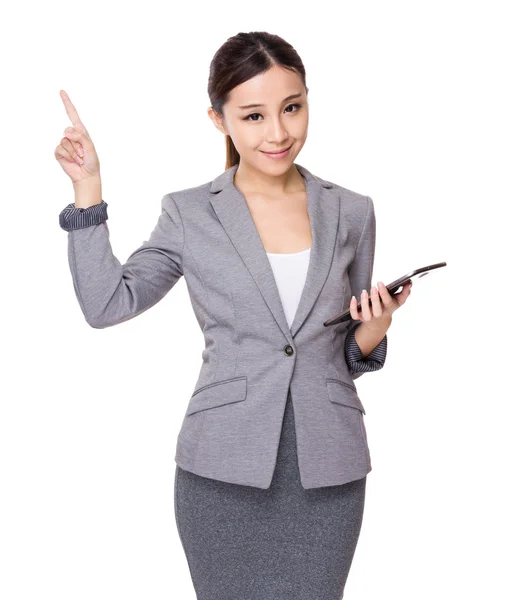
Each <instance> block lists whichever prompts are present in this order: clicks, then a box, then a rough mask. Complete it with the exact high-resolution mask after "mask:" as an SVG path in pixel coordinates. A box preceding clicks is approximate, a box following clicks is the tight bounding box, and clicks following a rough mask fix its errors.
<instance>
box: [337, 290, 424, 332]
mask: <svg viewBox="0 0 508 600" xmlns="http://www.w3.org/2000/svg"><path fill="white" fill-rule="evenodd" d="M377 283H378V287H379V289H378V288H376V286H374V285H373V286H372V288H371V290H370V300H371V303H372V306H369V295H368V293H367V292H366V290H363V291H362V295H361V298H360V302H361V307H362V310H361V312H358V301H357V300H356V298H355V296H353V297H352V298H351V302H350V304H349V312H350V313H351V318H352V319H354V320H356V321H358V320H359V321H362V322H363V323H365V326H366V327H367V328H368V329H370V330H372V331H377V330H380V329H386V327H387V323H388V324H390V323H391V320H392V315H393V313H394V312H395V311H396V310H397V309H399V308H400V307H401V306H402V305H403V304H404V303H405V302H406V300H407V299H408V298H409V294H410V293H411V286H412V285H413V284H412V282H410V283H407V284H406V285H404V286H403V287H402V291H401V292H399V293H398V294H395V295H394V296H392V295H391V294H390V292H389V291H388V290H387V289H386V286H385V284H384V283H383V282H382V281H378V282H377Z"/></svg>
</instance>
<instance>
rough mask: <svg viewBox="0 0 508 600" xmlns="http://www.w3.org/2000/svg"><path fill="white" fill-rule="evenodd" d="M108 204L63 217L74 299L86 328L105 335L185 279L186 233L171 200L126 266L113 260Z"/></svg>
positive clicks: (71, 210)
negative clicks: (106, 330)
mask: <svg viewBox="0 0 508 600" xmlns="http://www.w3.org/2000/svg"><path fill="white" fill-rule="evenodd" d="M107 206H108V205H107V203H106V202H104V201H102V202H101V203H100V204H95V205H92V206H89V207H88V208H85V209H83V208H76V207H75V206H74V205H73V204H69V205H67V206H66V208H64V210H63V211H62V212H61V213H60V226H61V227H62V229H64V230H65V231H67V232H68V260H69V267H70V271H71V275H72V280H73V284H74V290H75V293H76V297H77V299H78V302H79V304H80V307H81V310H82V312H83V314H84V316H85V320H86V321H87V323H88V324H89V325H90V326H91V327H94V328H96V329H104V328H105V327H111V326H112V325H117V324H119V323H123V322H124V321H127V320H129V319H132V318H133V317H136V316H137V315H139V314H141V313H142V312H144V311H145V310H147V309H148V308H150V307H152V306H153V305H154V304H156V303H157V302H159V301H160V300H162V298H163V297H164V296H165V295H166V294H167V293H168V292H169V290H171V288H172V287H173V286H174V285H175V284H176V282H177V281H178V280H179V279H180V277H181V276H182V275H183V247H184V237H185V236H184V229H183V223H182V220H181V217H180V212H179V210H178V207H177V206H176V203H175V201H174V200H173V198H172V197H171V195H170V194H166V195H165V196H164V197H163V198H162V211H161V214H160V216H159V219H158V221H157V224H156V226H155V228H154V229H153V231H152V233H151V235H150V238H149V240H148V241H145V242H143V244H142V245H141V246H140V247H139V248H138V249H137V250H135V251H134V252H133V253H132V254H131V255H130V256H129V257H128V259H127V261H126V262H125V264H123V265H122V264H121V263H120V261H119V260H118V259H117V258H116V257H115V255H114V254H113V251H112V248H111V244H110V240H109V229H108V226H107V223H106V220H107V218H108V216H107V210H106V209H107Z"/></svg>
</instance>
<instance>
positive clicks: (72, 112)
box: [60, 90, 83, 127]
mask: <svg viewBox="0 0 508 600" xmlns="http://www.w3.org/2000/svg"><path fill="white" fill-rule="evenodd" d="M60 97H61V98H62V100H63V103H64V106H65V110H66V111H67V115H68V116H69V119H70V120H71V122H72V124H73V126H74V127H76V125H83V123H82V122H81V119H80V118H79V115H78V111H77V110H76V108H75V106H74V104H73V103H72V102H71V99H70V98H69V96H68V95H67V92H66V91H65V90H60Z"/></svg>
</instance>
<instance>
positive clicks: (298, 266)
mask: <svg viewBox="0 0 508 600" xmlns="http://www.w3.org/2000/svg"><path fill="white" fill-rule="evenodd" d="M266 255H267V256H268V259H269V261H270V264H271V265H272V271H273V274H274V276H275V281H276V283H277V288H278V290H279V296H280V299H281V300H282V306H283V308H284V313H285V314H286V319H287V322H288V325H289V327H291V325H292V323H293V319H294V317H295V314H296V309H297V308H298V303H299V302H300V296H301V295H302V291H303V286H304V285H305V279H306V278H307V270H308V268H309V260H310V248H307V250H302V251H301V252H292V253H290V254H274V253H271V252H267V253H266Z"/></svg>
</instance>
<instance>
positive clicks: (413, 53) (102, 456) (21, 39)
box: [0, 0, 508, 600]
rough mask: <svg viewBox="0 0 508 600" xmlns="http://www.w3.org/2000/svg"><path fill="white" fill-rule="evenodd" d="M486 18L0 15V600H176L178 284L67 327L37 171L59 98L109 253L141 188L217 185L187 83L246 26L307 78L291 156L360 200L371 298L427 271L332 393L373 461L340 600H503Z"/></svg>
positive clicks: (254, 13) (496, 35)
mask: <svg viewBox="0 0 508 600" xmlns="http://www.w3.org/2000/svg"><path fill="white" fill-rule="evenodd" d="M502 4H503V3H502V2H497V3H496V2H488V1H487V2H486V1H483V2H481V3H480V2H451V1H445V0H440V1H429V0H427V1H426V2H420V3H416V2H407V1H406V2H402V1H400V2H394V1H384V2H354V3H353V2H333V3H329V2H310V3H298V2H293V3H288V2H280V3H277V4H276V3H274V2H262V1H258V2H255V3H241V2H223V3H206V4H204V3H203V4H202V5H201V4H197V3H169V2H150V1H147V2H143V3H141V4H140V3H123V4H120V3H117V2H109V3H107V2H104V1H102V2H100V3H99V2H93V1H89V2H86V3H82V2H55V1H52V0H49V1H46V2H43V3H37V4H36V3H35V2H31V3H22V4H19V3H18V4H16V5H14V4H11V5H10V6H9V9H8V10H6V9H4V10H3V11H2V12H3V15H2V19H1V21H2V25H1V28H2V35H1V36H0V44H1V50H2V73H3V75H2V84H3V85H2V87H3V89H4V91H3V93H2V96H1V104H2V106H1V111H0V115H1V120H2V122H1V131H2V138H3V140H2V144H1V149H0V152H1V157H0V158H1V163H0V164H1V165H2V168H1V172H2V177H1V180H0V186H1V188H2V189H1V200H2V219H1V222H2V234H3V235H2V236H1V244H2V246H1V249H2V252H1V257H2V265H1V266H2V293H1V302H2V317H3V318H2V334H1V337H2V342H3V343H2V346H3V350H4V352H3V358H2V377H1V382H2V383H1V385H2V389H1V405H0V487H1V490H0V492H1V493H0V564H1V571H2V574H1V576H0V597H2V599H4V600H18V599H23V600H25V599H26V600H28V599H29V600H35V599H37V600H39V599H43V598H44V599H45V598H51V600H60V599H61V600H64V599H65V600H68V599H70V598H72V600H81V599H83V600H85V599H86V600H90V599H91V598H93V599H94V600H102V599H104V600H106V599H107V600H113V599H116V598H121V599H122V600H128V599H141V598H143V599H147V598H150V600H159V599H161V600H162V599H163V598H178V600H192V599H194V598H195V594H194V591H193V587H192V582H191V579H190V574H189V572H188V568H187V563H186V559H185V555H184V552H183V550H182V547H181V545H180V540H179V537H178V533H177V529H176V524H175V520H174V512H173V510H174V507H173V481H174V480H173V477H174V468H175V463H174V453H175V447H176V438H177V434H178V431H179V428H180V425H181V422H182V419H183V416H184V412H185V409H186V405H187V401H188V399H189V397H190V394H191V393H192V390H193V387H194V383H195V380H196V378H197V375H198V372H199V368H200V364H201V352H202V350H203V338H202V334H201V331H200V329H199V326H198V324H197V321H196V320H195V317H194V314H193V312H192V308H191V304H190V301H189V297H188V294H187V288H186V284H185V280H184V279H182V280H180V282H179V283H178V284H177V285H176V287H175V288H174V289H173V290H172V291H171V293H170V294H169V295H168V296H167V297H166V298H165V299H164V300H163V301H162V302H160V303H159V304H157V305H156V306H155V307H153V308H152V309H151V310H149V311H148V312H146V313H144V314H142V315H140V316H139V318H136V319H133V320H131V321H128V322H126V323H124V324H122V325H121V326H118V327H112V328H108V329H105V330H95V329H92V328H91V327H89V326H88V325H87V324H86V322H85V320H84V317H83V315H82V313H81V312H80V308H79V305H78V302H77V299H76V297H75V295H74V290H73V285H72V280H71V276H70V271H69V268H68V264H67V234H66V233H65V232H64V231H63V230H62V229H60V227H59V224H58V215H59V213H60V211H61V210H62V209H63V208H64V207H65V206H66V205H67V204H68V203H69V202H73V201H74V197H73V188H72V184H71V181H70V179H69V178H68V177H67V176H66V175H65V173H64V172H63V171H62V169H61V168H60V166H59V165H58V163H57V162H56V160H55V158H54V155H53V152H54V149H55V147H56V146H57V144H58V143H59V141H60V139H61V137H62V136H63V131H64V129H65V128H66V127H67V126H69V125H71V123H70V121H69V120H68V118H67V115H66V113H65V109H64V106H63V103H62V101H61V99H60V96H59V90H60V89H64V90H66V91H67V92H68V94H69V95H70V98H71V100H72V101H73V102H74V104H75V106H76V108H77V110H78V112H79V114H80V117H81V118H82V120H83V122H84V124H85V126H86V127H87V128H88V130H89V132H90V134H91V136H92V139H93V141H94V143H95V146H96V148H97V150H98V153H99V158H100V161H101V173H102V181H103V197H104V199H105V200H106V201H107V202H108V204H109V209H108V212H109V221H108V225H109V228H110V232H111V242H112V246H113V249H114V252H115V255H116V256H117V257H118V258H119V259H120V260H121V261H122V262H124V261H125V260H126V258H127V256H128V255H129V254H130V253H131V252H132V251H133V250H134V249H136V248H137V247H138V246H140V245H141V243H142V242H143V241H144V240H146V239H148V235H149V234H150V232H151V231H152V229H153V227H154V226H155V223H156V221H157V218H158V215H159V213H160V202H161V199H162V197H163V195H164V194H166V193H168V192H172V191H176V190H181V189H184V188H187V187H192V186H197V185H200V184H202V183H205V182H207V181H210V180H212V179H213V178H215V177H216V176H217V175H219V174H220V173H221V172H222V171H223V170H224V164H225V146H224V138H223V136H222V135H221V134H220V133H219V132H218V130H217V129H215V127H214V126H213V124H212V122H211V121H210V120H209V118H208V116H207V113H206V109H207V107H208V106H209V99H208V96H207V80H208V68H209V64H210V61H211V59H212V57H213V54H214V53H215V51H216V50H217V49H218V48H219V46H220V45H221V44H222V43H224V42H225V41H226V39H227V38H228V37H230V36H233V35H235V34H236V33H238V32H240V31H253V30H265V31H268V32H270V33H276V34H278V35H280V36H282V37H283V38H285V39H286V40H287V41H288V42H289V43H291V44H292V45H293V46H294V47H295V48H296V50H297V51H298V52H299V54H300V56H301V57H302V60H303V62H304V65H305V68H306V70H307V85H308V87H309V89H310V92H309V102H310V126H309V136H308V139H307V142H306V145H305V147H304V148H303V150H302V152H301V153H300V155H299V156H298V158H297V160H296V162H297V163H299V164H302V165H304V166H305V167H307V168H308V169H309V170H310V171H311V172H313V173H315V174H316V175H318V176H320V177H322V178H324V179H327V180H330V181H333V182H335V183H338V184H339V185H342V186H344V187H347V188H349V189H352V190H354V191H357V192H359V193H362V194H368V195H370V196H371V197H372V198H373V200H374V204H375V209H376V217H377V249H376V261H375V267H374V277H373V282H374V283H376V282H377V281H378V280H381V281H383V282H384V283H389V282H390V281H392V280H393V279H395V278H396V277H398V276H400V275H401V274H403V273H405V272H407V271H409V270H411V269H414V268H417V267H421V266H424V265H429V264H433V263H436V262H441V261H446V262H447V263H448V265H447V267H445V268H444V269H441V270H439V272H437V273H435V274H432V275H430V276H428V277H427V278H424V279H422V280H421V281H417V282H416V283H415V285H414V286H413V291H412V294H411V296H410V298H409V300H408V301H407V303H406V305H405V306H403V307H402V308H401V309H400V310H399V311H397V312H396V313H395V314H394V317H393V323H392V326H391V328H390V330H389V332H388V337H389V342H388V357H387V361H386V364H385V367H384V368H383V369H382V370H380V371H378V372H376V373H373V374H371V375H369V374H367V375H366V376H364V377H362V378H361V379H360V380H359V381H358V389H359V393H360V396H361V398H362V401H363V403H364V405H365V407H366V410H367V415H366V417H365V422H366V426H367V431H368V438H369V445H370V450H371V454H372V463H373V471H372V472H371V473H370V474H369V476H368V483H367V497H366V505H365V514H364V521H363V527H362V532H361V536H360V540H359V542H358V546H357V551H356V555H355V558H354V561H353V565H352V568H351V571H350V575H349V579H348V582H347V586H346V594H345V599H347V600H366V599H374V598H376V599H387V600H408V599H411V600H424V599H425V600H427V599H429V598H432V599H433V600H449V599H455V598H457V599H458V598H460V599H461V600H466V599H467V600H473V599H474V600H476V599H478V598H488V600H506V598H508V584H507V582H506V578H505V574H504V573H503V570H504V569H503V568H504V567H506V561H507V554H506V536H507V533H508V531H507V519H506V506H507V505H508V498H507V495H506V491H505V490H506V487H505V479H506V458H507V443H506V416H507V410H506V399H507V393H506V387H505V382H506V370H507V366H506V362H505V360H506V350H505V347H506V333H507V332H506V308H505V307H506V299H505V292H506V281H505V273H506V269H505V267H506V258H507V254H506V248H505V241H506V238H507V233H506V232H507V222H506V203H507V200H508V198H507V191H506V190H507V184H506V175H507V171H506V164H507V133H508V131H507V130H508V127H507V106H508V98H507V93H506V87H505V86H506V68H507V67H506V56H507V55H508V54H507V51H508V48H507V45H508V44H507V42H506V26H507V22H506V19H504V18H502V12H501V6H502ZM161 331H162V332H163V334H162V335H161ZM238 600H248V599H238ZM266 600H271V599H268V598H267V599H266ZM309 600H319V599H309Z"/></svg>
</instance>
